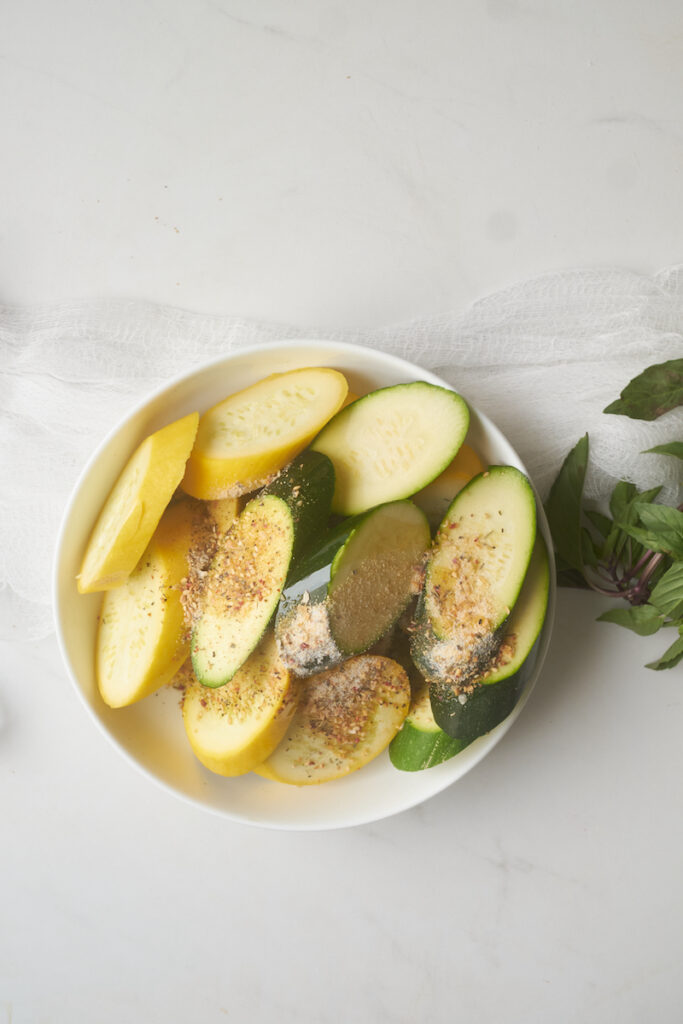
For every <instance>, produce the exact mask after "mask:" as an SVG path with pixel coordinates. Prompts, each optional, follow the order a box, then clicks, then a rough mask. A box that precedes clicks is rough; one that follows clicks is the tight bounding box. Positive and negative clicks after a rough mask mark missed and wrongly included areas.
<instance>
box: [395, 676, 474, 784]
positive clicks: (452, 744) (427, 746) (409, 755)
mask: <svg viewBox="0 0 683 1024" xmlns="http://www.w3.org/2000/svg"><path fill="white" fill-rule="evenodd" d="M466 746H467V743H466V742H464V741H462V740H458V739H454V738H453V737H452V736H448V735H447V734H446V733H445V732H444V731H443V729H440V728H439V726H438V725H437V724H436V722H435V720H434V714H433V712H432V708H431V704H430V700H429V686H428V684H427V683H426V682H424V684H423V685H422V686H421V687H420V689H419V690H418V692H417V693H416V694H415V696H414V697H413V699H412V701H411V704H410V709H409V711H408V714H407V716H406V719H405V722H404V723H403V725H402V726H401V728H400V730H399V731H398V732H397V733H396V735H395V736H394V738H393V740H392V741H391V743H390V744H389V758H390V760H391V763H392V764H393V766H394V768H398V769H399V771H404V772H417V771H423V770H425V769H427V768H433V767H435V766H436V765H438V764H443V763H444V762H445V761H449V760H450V759H451V758H452V757H455V756H456V755H457V754H459V753H460V752H461V751H462V750H464V749H465V747H466Z"/></svg>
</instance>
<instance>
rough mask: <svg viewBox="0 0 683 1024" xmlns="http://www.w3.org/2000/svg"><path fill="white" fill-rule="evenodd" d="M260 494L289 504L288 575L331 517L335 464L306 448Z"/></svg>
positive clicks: (320, 453) (294, 571)
mask: <svg viewBox="0 0 683 1024" xmlns="http://www.w3.org/2000/svg"><path fill="white" fill-rule="evenodd" d="M260 493H261V495H262V496H263V495H266V494H274V495H276V497H278V498H282V500H283V501H285V502H286V503H287V505H288V507H289V510H290V512H291V514H292V522H293V524H294V545H293V548H292V558H291V561H290V568H289V572H290V574H292V573H296V567H297V565H298V563H299V561H300V560H302V559H303V557H304V555H305V552H306V551H307V550H308V549H309V547H310V545H311V542H312V541H313V540H315V538H316V537H320V535H321V534H322V533H323V532H324V530H325V529H326V527H327V521H328V519H329V517H330V506H331V504H332V495H333V494H334V466H333V465H332V461H331V460H330V459H329V458H328V457H327V455H323V454H322V452H314V451H311V449H310V448H307V449H306V450H305V451H303V452H301V453H300V454H299V455H297V456H296V457H295V458H294V459H293V460H292V461H291V462H290V463H289V465H288V466H285V468H284V469H283V470H282V471H281V472H280V473H278V475H277V476H276V477H275V479H274V480H272V481H271V482H270V483H269V484H268V485H267V486H266V487H264V488H263V490H262V491H261V492H260Z"/></svg>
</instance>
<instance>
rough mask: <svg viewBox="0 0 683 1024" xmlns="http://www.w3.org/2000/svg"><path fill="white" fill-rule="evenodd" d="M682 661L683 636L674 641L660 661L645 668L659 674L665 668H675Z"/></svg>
mask: <svg viewBox="0 0 683 1024" xmlns="http://www.w3.org/2000/svg"><path fill="white" fill-rule="evenodd" d="M681 628H683V627H681ZM679 632H680V630H679ZM681 660H683V636H679V638H678V640H674V642H673V643H672V645H671V647H668V648H667V649H666V650H665V651H664V654H663V655H662V656H661V658H659V660H658V661H651V662H649V663H648V664H647V665H646V666H645V668H653V669H655V671H657V672H659V671H661V669H663V668H674V667H675V666H676V665H678V663H679V661H681Z"/></svg>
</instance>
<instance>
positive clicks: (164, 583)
mask: <svg viewBox="0 0 683 1024" xmlns="http://www.w3.org/2000/svg"><path fill="white" fill-rule="evenodd" d="M195 515H196V509H195V508H194V507H193V506H192V505H191V504H190V503H189V502H179V503H178V504H176V505H172V506H171V507H170V508H169V509H168V510H167V511H166V512H165V513H164V515H163V517H162V519H161V521H160V523H159V526H158V528H157V530H156V532H155V534H154V537H153V538H152V540H151V541H150V543H149V545H148V547H147V549H146V550H145V552H144V553H143V556H142V558H141V559H140V562H139V564H138V566H137V567H136V569H135V570H134V571H133V573H131V575H130V576H129V577H128V579H127V580H126V581H125V582H124V583H123V584H122V585H121V586H120V587H118V588H117V589H115V590H110V591H108V592H107V593H106V594H104V596H103V600H102V608H101V611H100V617H99V626H98V631H97V637H96V640H95V674H96V679H97V685H98V689H99V692H100V696H101V697H102V699H103V700H104V702H105V703H106V704H107V705H108V706H109V707H112V708H121V707H126V706H128V705H129V704H133V703H135V702H136V701H138V700H141V699H142V698H143V697H146V696H148V695H149V694H150V693H153V692H154V691H155V690H158V689H160V688H161V687H162V686H164V685H165V684H166V683H167V682H169V680H170V679H171V678H172V677H173V675H175V673H176V672H177V671H178V669H179V668H180V666H181V665H182V663H183V662H184V661H185V659H186V658H187V655H188V654H189V643H188V640H187V636H186V628H185V621H184V615H183V609H182V604H181V598H180V583H181V580H182V579H183V578H184V576H185V575H186V574H187V571H188V555H189V551H190V548H191V546H192V543H193V538H194V529H195Z"/></svg>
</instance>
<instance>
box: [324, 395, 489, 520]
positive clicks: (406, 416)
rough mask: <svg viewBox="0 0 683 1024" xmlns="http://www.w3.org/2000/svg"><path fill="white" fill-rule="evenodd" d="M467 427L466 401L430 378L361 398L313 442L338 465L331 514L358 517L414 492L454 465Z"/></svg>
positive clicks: (342, 412) (337, 416)
mask: <svg viewBox="0 0 683 1024" xmlns="http://www.w3.org/2000/svg"><path fill="white" fill-rule="evenodd" d="M468 426H469V409H468V407H467V404H466V402H465V401H464V399H462V398H461V397H460V395H458V394H457V393H456V392H454V391H450V390H448V389H447V388H442V387H439V386H438V385H435V384H428V383H426V382H424V381H414V382H412V383H410V384H397V385H394V386H393V387H388V388H380V389H379V390H377V391H372V392H370V394H368V395H365V396H364V397H363V398H359V399H358V400H357V401H356V402H354V403H353V404H352V405H349V406H347V407H346V408H344V409H342V410H341V411H340V412H338V413H337V415H336V416H335V417H333V419H331V420H330V422H329V423H328V424H327V426H325V427H323V429H322V430H321V432H320V433H319V434H318V436H317V437H316V438H315V440H314V441H313V443H312V445H311V447H312V448H314V449H315V450H316V451H321V452H325V454H327V455H329V457H330V458H331V459H332V462H333V463H334V468H335V473H336V477H337V480H336V486H335V494H334V498H333V502H332V511H333V512H335V513H337V514H339V515H355V514H357V513H359V512H363V511H365V510H366V509H368V508H372V507H374V506H375V505H380V504H384V503H385V502H389V501H394V500H397V499H401V498H408V497H410V496H411V495H412V494H415V493H416V492H417V491H419V490H421V489H422V488H423V487H425V486H426V485H427V484H428V483H430V482H431V481H432V480H433V479H434V478H435V477H437V476H438V475H439V474H440V473H441V472H442V471H443V470H444V469H445V468H446V466H448V464H449V463H450V462H451V461H452V459H453V458H454V456H455V454H456V452H457V451H458V449H459V448H460V446H461V444H462V443H463V441H464V439H465V436H466V434H467V430H468Z"/></svg>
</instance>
